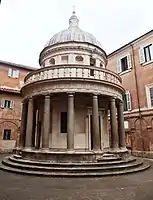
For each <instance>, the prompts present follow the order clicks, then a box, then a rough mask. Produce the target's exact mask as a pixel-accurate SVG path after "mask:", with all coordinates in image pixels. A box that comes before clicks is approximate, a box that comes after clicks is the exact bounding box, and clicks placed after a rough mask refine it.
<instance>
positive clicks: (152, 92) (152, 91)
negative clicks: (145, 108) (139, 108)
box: [149, 87, 153, 107]
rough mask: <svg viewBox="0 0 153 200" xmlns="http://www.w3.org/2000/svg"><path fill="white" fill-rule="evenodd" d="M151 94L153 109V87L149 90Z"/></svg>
mask: <svg viewBox="0 0 153 200" xmlns="http://www.w3.org/2000/svg"><path fill="white" fill-rule="evenodd" d="M149 94H150V105H151V107H153V87H150V88H149Z"/></svg>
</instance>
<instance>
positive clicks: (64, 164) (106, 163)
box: [8, 156, 136, 167]
mask: <svg viewBox="0 0 153 200" xmlns="http://www.w3.org/2000/svg"><path fill="white" fill-rule="evenodd" d="M8 159H9V160H10V161H11V162H15V163H20V164H27V165H38V166H51V167H66V166H68V167H79V166H83V167H86V166H89V167H90V166H111V165H121V164H126V163H130V162H134V161H136V158H134V157H129V158H128V159H126V160H117V161H112V162H107V161H106V162H102V163H101V162H96V163H52V162H46V161H44V162H43V161H35V160H25V159H21V158H18V159H16V158H15V156H10V157H8Z"/></svg>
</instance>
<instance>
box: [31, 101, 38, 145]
mask: <svg viewBox="0 0 153 200" xmlns="http://www.w3.org/2000/svg"><path fill="white" fill-rule="evenodd" d="M36 112H37V107H36V102H34V108H33V127H32V147H35V136H36Z"/></svg>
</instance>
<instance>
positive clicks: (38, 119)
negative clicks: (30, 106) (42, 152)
mask: <svg viewBox="0 0 153 200" xmlns="http://www.w3.org/2000/svg"><path fill="white" fill-rule="evenodd" d="M36 130H37V133H36V135H37V136H36V148H37V149H39V147H40V137H41V117H40V108H38V109H37V124H36Z"/></svg>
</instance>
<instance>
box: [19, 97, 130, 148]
mask: <svg viewBox="0 0 153 200" xmlns="http://www.w3.org/2000/svg"><path fill="white" fill-rule="evenodd" d="M67 95H68V106H67V149H68V150H73V149H74V115H75V109H74V93H68V94H67ZM50 101H51V96H50V95H45V96H44V107H43V123H42V126H41V127H42V130H40V123H39V121H40V109H38V108H36V106H35V103H34V99H32V98H29V99H28V100H24V101H23V104H22V119H21V128H20V148H29V149H31V148H32V147H34V146H35V147H37V148H39V146H40V135H41V132H42V149H46V150H47V149H49V133H50V117H51V116H50V114H51V112H50V105H51V102H50ZM98 110H99V108H98V95H96V94H93V95H92V128H93V130H92V132H93V150H100V149H101V141H100V138H101V137H100V131H99V118H98ZM36 112H37V120H36ZM116 113H117V117H116ZM36 121H37V123H36ZM110 126H111V141H112V144H111V147H112V149H118V148H126V143H125V131H124V116H123V102H122V101H121V100H117V101H116V99H115V98H114V97H112V98H111V99H110ZM36 130H37V133H36ZM35 133H36V134H37V139H36V141H35ZM35 144H36V145H35Z"/></svg>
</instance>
